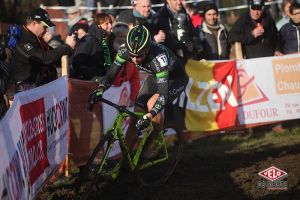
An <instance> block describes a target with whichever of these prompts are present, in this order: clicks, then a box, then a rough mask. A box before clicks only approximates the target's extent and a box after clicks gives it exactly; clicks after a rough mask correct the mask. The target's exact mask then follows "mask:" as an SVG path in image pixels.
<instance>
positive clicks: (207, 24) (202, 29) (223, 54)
mask: <svg viewBox="0 0 300 200" xmlns="http://www.w3.org/2000/svg"><path fill="white" fill-rule="evenodd" d="M203 16H204V20H203V23H202V25H201V26H199V37H200V42H201V45H202V47H203V51H202V58H203V59H206V60H225V59H229V53H230V45H229V43H228V41H227V40H228V32H227V30H226V28H225V26H224V25H222V24H220V23H219V22H218V16H219V12H218V7H217V6H216V5H215V4H214V3H209V4H207V5H206V6H205V7H204V9H203Z"/></svg>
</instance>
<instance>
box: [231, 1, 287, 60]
mask: <svg viewBox="0 0 300 200" xmlns="http://www.w3.org/2000/svg"><path fill="white" fill-rule="evenodd" d="M249 6H250V9H249V11H248V12H247V13H245V14H244V15H243V16H241V17H240V18H239V19H238V20H237V21H236V22H235V23H234V24H233V27H232V28H231V30H230V32H229V36H228V41H229V43H231V44H233V43H235V42H240V43H241V45H242V51H243V56H244V58H258V57H266V56H274V55H276V56H278V55H282V54H281V53H280V52H279V42H278V39H279V37H278V36H279V35H278V30H277V28H276V25H275V21H274V20H273V18H272V17H271V16H270V15H269V14H268V12H265V5H264V2H263V1H261V0H251V1H250V5H249Z"/></svg>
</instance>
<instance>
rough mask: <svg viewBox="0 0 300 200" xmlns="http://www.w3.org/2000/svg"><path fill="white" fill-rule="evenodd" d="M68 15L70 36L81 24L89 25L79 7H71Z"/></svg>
mask: <svg viewBox="0 0 300 200" xmlns="http://www.w3.org/2000/svg"><path fill="white" fill-rule="evenodd" d="M67 15H68V30H69V31H68V32H69V34H72V33H74V32H75V30H76V29H77V26H78V25H79V24H87V25H88V21H87V19H86V18H83V17H82V16H81V12H80V10H79V8H78V7H77V6H71V7H69V8H68V9H67Z"/></svg>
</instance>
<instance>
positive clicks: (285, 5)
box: [276, 0, 292, 31]
mask: <svg viewBox="0 0 300 200" xmlns="http://www.w3.org/2000/svg"><path fill="white" fill-rule="evenodd" d="M291 3H292V0H284V1H283V2H282V18H281V19H280V20H279V21H278V22H277V24H276V27H277V30H278V31H280V29H281V27H282V26H283V25H285V24H286V23H288V22H289V21H290V7H291Z"/></svg>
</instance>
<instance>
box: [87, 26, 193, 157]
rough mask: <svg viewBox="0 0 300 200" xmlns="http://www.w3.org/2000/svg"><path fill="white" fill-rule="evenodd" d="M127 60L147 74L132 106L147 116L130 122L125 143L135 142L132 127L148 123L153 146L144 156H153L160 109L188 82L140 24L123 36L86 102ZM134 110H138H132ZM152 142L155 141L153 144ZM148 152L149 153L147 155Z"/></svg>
mask: <svg viewBox="0 0 300 200" xmlns="http://www.w3.org/2000/svg"><path fill="white" fill-rule="evenodd" d="M127 61H129V62H133V63H134V64H135V65H136V67H137V68H138V69H140V70H142V71H145V72H146V73H148V74H149V76H148V78H147V79H146V81H145V82H144V84H143V86H142V88H141V90H140V92H139V94H138V96H137V100H136V102H135V105H136V106H138V107H141V108H143V109H145V110H146V111H147V112H148V113H147V114H145V115H144V116H143V118H141V119H139V120H138V122H137V123H136V121H135V120H131V123H130V125H129V128H128V131H127V134H126V142H127V144H128V147H129V148H130V149H132V148H133V145H134V144H135V141H136V137H137V136H136V134H135V131H134V128H135V126H136V128H141V129H143V128H146V127H147V126H148V125H149V124H150V120H152V123H153V127H154V134H155V136H157V137H155V138H154V140H153V142H152V143H153V145H152V144H151V145H150V146H152V147H149V148H148V149H149V150H148V149H147V153H146V155H148V156H147V157H149V158H150V157H154V156H155V155H156V154H157V152H158V151H159V149H160V146H159V144H160V143H161V140H162V138H161V137H160V135H161V134H159V133H160V131H162V129H163V116H162V113H161V111H162V110H163V108H164V106H165V105H166V104H168V103H170V102H172V101H173V100H175V98H176V97H177V96H179V94H180V93H181V92H182V91H183V90H184V88H185V85H186V84H187V81H188V76H187V75H186V72H185V69H184V66H183V64H182V63H181V61H180V60H179V59H178V58H177V57H176V56H175V55H174V54H173V53H172V52H171V51H170V50H169V49H168V48H167V47H165V46H163V45H161V44H159V43H156V42H154V41H152V40H151V35H150V32H149V31H148V30H147V28H146V27H144V26H143V25H138V26H135V27H134V28H133V29H131V30H130V31H129V32H128V34H127V40H126V43H125V44H123V45H121V46H120V47H119V49H118V53H117V56H116V58H115V60H114V62H113V64H112V66H111V68H110V70H109V71H108V73H107V74H106V75H105V77H104V78H103V80H102V81H101V83H100V85H99V88H98V89H97V90H95V91H94V92H93V93H92V94H91V96H90V102H96V101H97V97H99V96H102V94H103V92H104V91H105V90H106V89H108V88H109V87H110V86H111V84H112V82H113V80H114V78H115V76H116V75H117V73H118V71H119V70H120V68H121V67H122V66H123V64H125V63H126V62H127ZM135 110H138V108H137V107H136V108H135ZM155 141H156V142H155ZM148 151H149V152H148Z"/></svg>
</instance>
